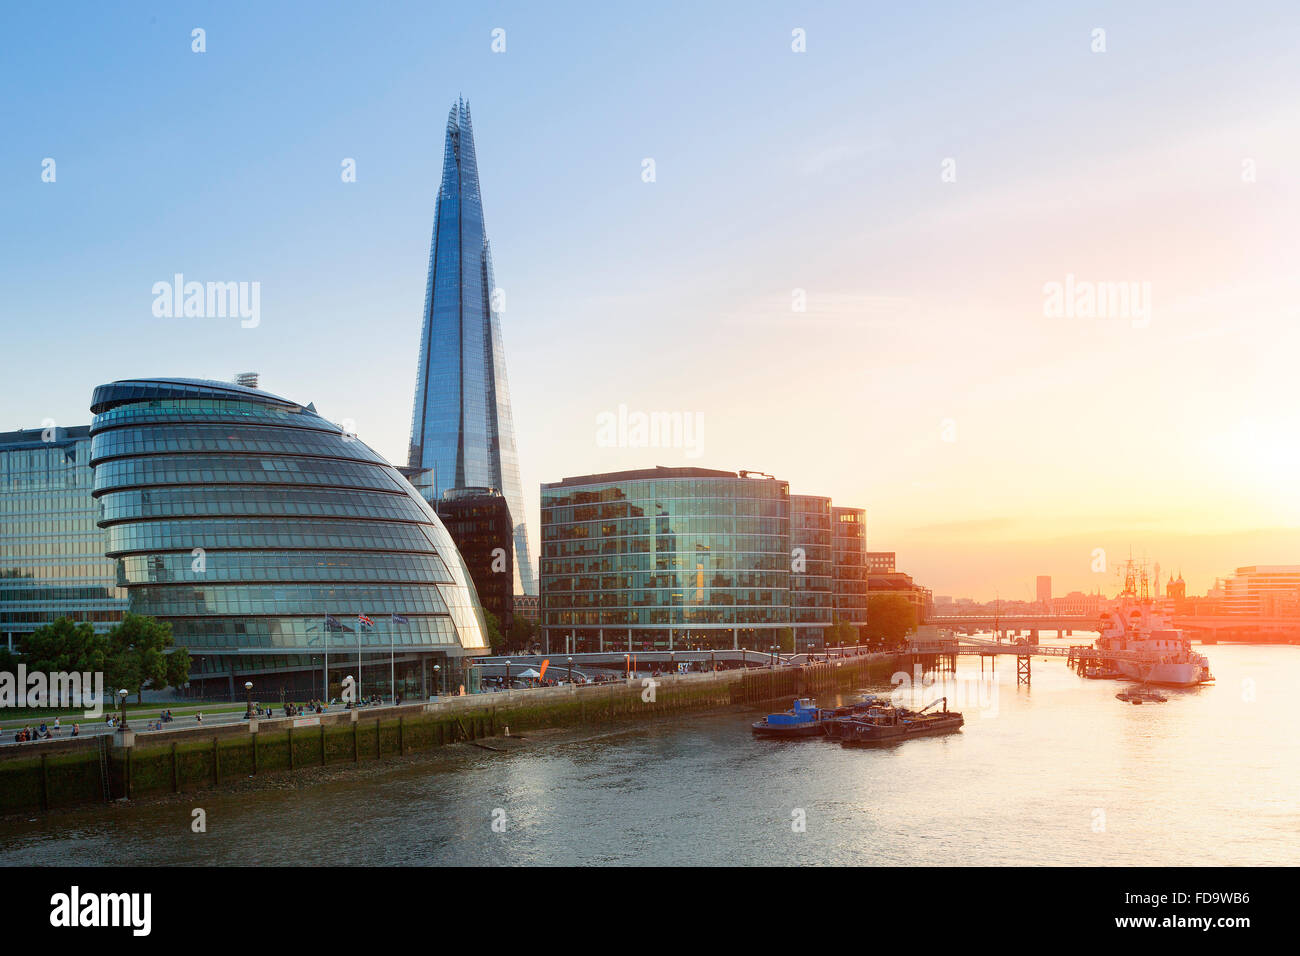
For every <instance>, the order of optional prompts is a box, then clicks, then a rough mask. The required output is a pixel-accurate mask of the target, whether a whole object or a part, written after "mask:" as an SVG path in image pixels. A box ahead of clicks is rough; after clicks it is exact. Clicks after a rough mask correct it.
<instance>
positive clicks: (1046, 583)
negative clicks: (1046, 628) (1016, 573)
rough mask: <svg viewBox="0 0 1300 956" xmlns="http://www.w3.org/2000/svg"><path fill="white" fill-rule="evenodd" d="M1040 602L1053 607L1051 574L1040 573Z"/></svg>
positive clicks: (1038, 589) (1038, 592) (1038, 597)
mask: <svg viewBox="0 0 1300 956" xmlns="http://www.w3.org/2000/svg"><path fill="white" fill-rule="evenodd" d="M1036 597H1037V599H1038V603H1039V604H1043V605H1046V606H1047V607H1051V605H1052V577H1051V575H1049V574H1040V575H1039V576H1038V583H1037V595H1036Z"/></svg>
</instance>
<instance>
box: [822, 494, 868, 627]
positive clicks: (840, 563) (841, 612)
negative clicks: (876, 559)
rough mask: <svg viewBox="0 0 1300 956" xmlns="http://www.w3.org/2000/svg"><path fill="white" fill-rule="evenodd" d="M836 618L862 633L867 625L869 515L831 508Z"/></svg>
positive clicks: (854, 510)
mask: <svg viewBox="0 0 1300 956" xmlns="http://www.w3.org/2000/svg"><path fill="white" fill-rule="evenodd" d="M831 531H832V543H833V549H832V553H833V554H834V576H835V617H836V619H837V620H841V621H844V622H846V623H848V624H852V625H854V626H855V627H857V628H858V630H859V631H860V630H861V629H862V628H863V627H864V626H865V625H866V623H867V591H868V588H867V575H868V573H869V571H868V568H867V512H866V511H865V509H862V508H840V507H832V508H831Z"/></svg>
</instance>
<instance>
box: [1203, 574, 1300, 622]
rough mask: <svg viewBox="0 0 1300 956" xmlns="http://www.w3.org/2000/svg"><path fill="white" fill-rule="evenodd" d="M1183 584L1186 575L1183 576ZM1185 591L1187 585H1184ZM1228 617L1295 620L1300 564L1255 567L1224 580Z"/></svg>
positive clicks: (1223, 601)
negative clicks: (1251, 616)
mask: <svg viewBox="0 0 1300 956" xmlns="http://www.w3.org/2000/svg"><path fill="white" fill-rule="evenodd" d="M1179 580H1180V581H1181V580H1182V574H1181V573H1180V574H1179ZM1184 588H1185V585H1184ZM1219 606H1220V607H1221V608H1222V609H1223V613H1224V614H1242V615H1255V616H1258V617H1291V616H1294V615H1296V614H1300V564H1268V565H1265V564H1252V565H1249V566H1247V567H1244V568H1237V572H1236V573H1235V574H1233V575H1232V576H1231V577H1229V578H1226V579H1224V582H1223V597H1222V598H1221V600H1220V604H1219Z"/></svg>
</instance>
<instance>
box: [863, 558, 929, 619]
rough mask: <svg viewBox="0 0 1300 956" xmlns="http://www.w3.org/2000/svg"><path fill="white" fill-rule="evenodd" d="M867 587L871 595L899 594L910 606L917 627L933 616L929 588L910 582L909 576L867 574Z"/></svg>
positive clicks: (894, 572)
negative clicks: (914, 615)
mask: <svg viewBox="0 0 1300 956" xmlns="http://www.w3.org/2000/svg"><path fill="white" fill-rule="evenodd" d="M867 587H868V588H869V589H870V591H871V593H872V594H901V595H902V596H903V597H904V598H906V599H907V602H908V603H909V604H911V605H912V610H913V612H915V614H916V623H917V625H918V626H919V625H921V624H924V623H925V622H926V621H928V620H929V619H930V617H931V616H933V613H934V595H933V594H932V592H931V591H930V589H929V588H924V587H922V586H921V585H919V584H917V583H916V582H915V581H914V580H912V576H911V575H910V574H904V573H903V572H902V571H892V572H889V573H887V574H874V573H873V574H869V575H867Z"/></svg>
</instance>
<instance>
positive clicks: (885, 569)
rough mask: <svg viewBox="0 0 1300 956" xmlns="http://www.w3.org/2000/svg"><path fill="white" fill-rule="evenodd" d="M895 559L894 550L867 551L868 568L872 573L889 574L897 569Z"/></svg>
mask: <svg viewBox="0 0 1300 956" xmlns="http://www.w3.org/2000/svg"><path fill="white" fill-rule="evenodd" d="M894 561H895V555H894V552H893V551H868V552H867V570H868V571H870V572H871V573H872V574H889V573H890V572H892V571H894V570H896V569H895V567H894Z"/></svg>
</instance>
